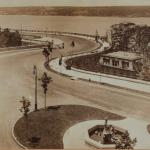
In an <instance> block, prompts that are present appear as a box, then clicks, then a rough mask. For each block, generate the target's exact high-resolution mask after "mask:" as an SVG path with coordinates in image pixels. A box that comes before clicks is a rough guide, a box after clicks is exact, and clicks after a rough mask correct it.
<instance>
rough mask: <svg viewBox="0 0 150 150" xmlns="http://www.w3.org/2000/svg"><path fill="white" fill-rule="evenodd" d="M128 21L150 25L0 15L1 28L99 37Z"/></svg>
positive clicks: (149, 22)
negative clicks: (98, 35) (84, 34)
mask: <svg viewBox="0 0 150 150" xmlns="http://www.w3.org/2000/svg"><path fill="white" fill-rule="evenodd" d="M128 21H129V22H134V23H137V24H147V25H150V19H149V18H123V17H122V18H120V17H83V16H77V17H72V16H26V15H23V16H19V15H0V26H1V27H3V28H5V27H10V28H19V29H21V26H22V28H23V29H41V30H45V29H48V30H55V31H56V30H57V31H68V32H80V33H89V34H95V32H96V30H98V32H99V33H100V34H101V35H105V33H106V31H107V30H108V29H109V27H110V26H111V25H112V24H116V23H120V22H128Z"/></svg>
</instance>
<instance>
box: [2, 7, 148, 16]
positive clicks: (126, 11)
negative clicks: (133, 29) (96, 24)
mask: <svg viewBox="0 0 150 150" xmlns="http://www.w3.org/2000/svg"><path fill="white" fill-rule="evenodd" d="M0 15H32V16H88V17H130V18H134V17H150V6H112V7H111V6H106V7H104V6H103V7H69V6H67V7H43V6H42V7H40V6H37V7H0Z"/></svg>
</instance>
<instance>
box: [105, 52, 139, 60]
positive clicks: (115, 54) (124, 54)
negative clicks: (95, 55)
mask: <svg viewBox="0 0 150 150" xmlns="http://www.w3.org/2000/svg"><path fill="white" fill-rule="evenodd" d="M103 56H107V57H112V58H119V59H125V60H137V59H142V57H141V56H139V55H137V54H136V53H132V52H124V51H117V52H113V53H108V54H103Z"/></svg>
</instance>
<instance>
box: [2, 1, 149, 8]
mask: <svg viewBox="0 0 150 150" xmlns="http://www.w3.org/2000/svg"><path fill="white" fill-rule="evenodd" d="M143 5H144V6H148V5H149V6H150V0H0V7H14V6H143Z"/></svg>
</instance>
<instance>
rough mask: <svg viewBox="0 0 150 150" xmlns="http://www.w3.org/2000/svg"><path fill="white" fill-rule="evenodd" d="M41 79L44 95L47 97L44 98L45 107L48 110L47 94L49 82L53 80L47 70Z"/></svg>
mask: <svg viewBox="0 0 150 150" xmlns="http://www.w3.org/2000/svg"><path fill="white" fill-rule="evenodd" d="M39 80H41V81H42V84H41V86H42V87H43V90H44V96H45V98H44V108H45V110H46V106H47V104H46V103H47V102H46V94H47V90H48V84H49V83H50V82H51V81H52V78H51V77H49V76H48V75H47V73H46V72H44V73H43V75H42V77H41V78H40V79H39Z"/></svg>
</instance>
